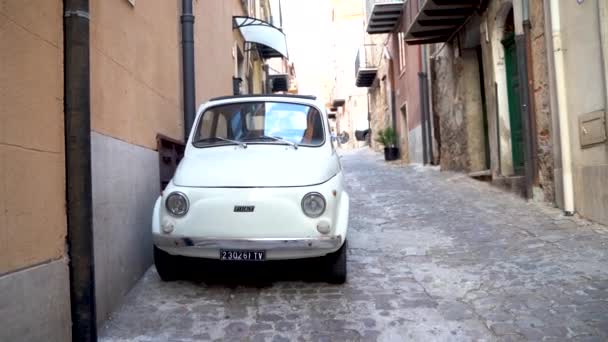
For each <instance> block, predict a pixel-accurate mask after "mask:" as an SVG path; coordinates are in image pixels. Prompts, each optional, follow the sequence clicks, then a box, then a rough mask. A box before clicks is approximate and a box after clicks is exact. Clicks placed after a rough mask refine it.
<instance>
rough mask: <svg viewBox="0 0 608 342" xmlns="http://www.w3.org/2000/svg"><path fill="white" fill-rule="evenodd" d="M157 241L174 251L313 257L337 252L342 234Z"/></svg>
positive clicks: (192, 254) (270, 257)
mask: <svg viewBox="0 0 608 342" xmlns="http://www.w3.org/2000/svg"><path fill="white" fill-rule="evenodd" d="M153 239H154V244H155V245H156V246H157V247H158V248H160V249H162V250H164V251H166V252H168V253H169V254H173V255H182V256H189V257H198V258H208V259H219V255H220V251H221V250H264V251H266V259H268V260H285V259H302V258H314V257H320V256H324V255H327V254H329V253H332V252H335V251H337V250H338V249H340V247H341V246H342V244H343V243H344V239H343V238H342V236H340V235H338V236H322V237H315V238H238V239H236V238H233V239H224V238H193V237H185V236H166V235H160V234H154V235H153Z"/></svg>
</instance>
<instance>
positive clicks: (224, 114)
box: [193, 101, 325, 147]
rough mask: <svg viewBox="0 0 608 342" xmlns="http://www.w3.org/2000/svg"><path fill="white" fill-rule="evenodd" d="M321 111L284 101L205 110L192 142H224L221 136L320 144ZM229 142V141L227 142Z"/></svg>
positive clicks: (322, 138)
mask: <svg viewBox="0 0 608 342" xmlns="http://www.w3.org/2000/svg"><path fill="white" fill-rule="evenodd" d="M323 122H324V121H323V117H322V115H321V113H320V112H319V111H318V110H317V109H316V108H314V107H311V106H308V105H303V104H294V103H284V102H262V101H260V102H247V103H238V104H228V105H220V106H216V107H213V108H211V109H208V110H206V111H205V112H204V113H203V114H202V116H201V118H200V119H199V122H198V127H197V130H196V131H195V132H196V135H195V137H194V139H193V144H195V146H197V147H208V146H211V145H219V144H222V145H225V144H226V143H227V142H226V141H225V140H222V139H217V138H223V139H230V140H234V141H238V142H247V143H251V144H256V143H257V144H285V143H286V142H285V141H287V142H290V143H295V144H298V145H302V146H320V145H322V144H323V143H324V142H325V128H324V125H323ZM228 143H229V142H228Z"/></svg>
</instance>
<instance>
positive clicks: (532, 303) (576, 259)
mask: <svg viewBox="0 0 608 342" xmlns="http://www.w3.org/2000/svg"><path fill="white" fill-rule="evenodd" d="M342 162H343V166H344V169H345V173H346V182H347V186H348V189H349V193H350V195H351V212H350V231H349V279H348V282H347V284H345V285H342V286H335V285H328V284H326V283H323V282H318V281H315V280H314V277H313V278H312V279H307V278H311V277H307V276H303V278H304V279H298V277H297V274H296V273H297V272H293V271H294V269H296V271H297V270H300V269H305V268H306V267H300V264H297V266H296V265H291V266H290V265H288V266H285V265H277V266H273V267H274V268H272V269H271V270H270V271H272V273H273V274H272V275H270V274H269V273H271V272H269V269H262V270H260V273H259V274H257V276H255V275H254V274H251V273H248V274H246V275H241V276H240V277H237V276H236V275H232V276H226V275H225V274H221V275H218V279H215V281H213V282H209V281H207V282H203V281H200V280H197V279H193V280H188V281H178V282H172V283H163V282H161V281H160V279H159V277H158V275H157V273H156V271H155V269H154V267H152V268H151V269H150V270H149V271H148V272H147V273H146V275H145V276H144V278H143V279H142V280H141V281H140V282H139V284H138V285H137V286H136V287H135V288H134V289H133V290H132V291H131V293H130V294H129V295H128V296H127V298H126V300H125V303H124V305H123V306H122V307H121V308H120V309H119V310H118V311H117V312H115V313H114V314H113V315H112V317H111V319H110V320H109V321H108V322H106V324H105V326H104V327H103V328H102V330H101V341H108V342H109V341H142V342H143V341H208V340H211V341H216V340H217V341H232V340H234V341H471V340H475V341H479V340H484V341H494V340H497V341H520V340H522V341H526V340H529V341H542V340H546V341H562V340H581V341H594V340H597V341H606V340H608V230H607V229H606V228H605V227H602V226H599V225H595V224H592V223H589V222H587V221H584V220H581V219H577V218H569V217H564V216H563V215H562V214H561V212H560V211H559V210H557V209H553V208H549V207H547V206H545V205H544V204H537V203H526V202H525V201H524V200H522V199H520V198H518V197H515V196H514V195H511V194H509V193H506V192H503V191H502V190H499V189H497V188H494V187H491V186H490V185H487V184H485V183H481V182H478V181H475V180H472V179H469V178H468V177H466V176H464V175H462V174H456V173H449V172H439V171H437V170H435V169H432V168H424V167H420V166H401V165H397V164H389V163H385V162H384V161H383V160H382V158H381V155H380V154H375V153H373V152H371V151H368V150H361V151H356V152H345V153H344V155H343V158H342ZM308 269H314V266H310V267H308ZM227 272H228V273H230V272H229V271H227ZM235 273H239V272H235ZM309 273H310V272H309ZM194 278H196V277H194ZM224 278H225V279H224ZM235 278H236V280H237V281H234V280H235ZM254 278H255V279H254Z"/></svg>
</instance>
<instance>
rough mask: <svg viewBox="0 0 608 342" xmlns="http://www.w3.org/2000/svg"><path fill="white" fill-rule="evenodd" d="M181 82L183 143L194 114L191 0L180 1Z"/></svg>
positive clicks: (188, 133)
mask: <svg viewBox="0 0 608 342" xmlns="http://www.w3.org/2000/svg"><path fill="white" fill-rule="evenodd" d="M181 23H182V82H183V96H184V98H183V101H184V141H187V140H188V137H189V135H190V130H191V129H192V125H194V117H195V113H196V103H195V101H196V100H195V96H196V95H195V94H196V89H195V80H194V77H195V75H194V15H193V12H192V0H182V15H181Z"/></svg>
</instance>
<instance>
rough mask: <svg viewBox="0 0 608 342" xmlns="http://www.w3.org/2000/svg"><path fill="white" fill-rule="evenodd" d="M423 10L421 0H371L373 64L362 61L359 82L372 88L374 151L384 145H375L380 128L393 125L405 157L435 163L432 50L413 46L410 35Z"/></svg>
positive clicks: (368, 22)
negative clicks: (428, 62)
mask: <svg viewBox="0 0 608 342" xmlns="http://www.w3.org/2000/svg"><path fill="white" fill-rule="evenodd" d="M417 10H418V3H417V2H416V1H395V0H391V1H387V0H367V1H366V19H365V32H366V33H365V43H364V46H363V47H362V51H365V52H366V55H367V56H368V57H366V58H367V60H366V64H367V65H366V66H365V68H361V66H360V65H359V67H358V68H356V74H357V85H358V86H360V87H369V89H368V93H369V97H370V122H371V127H372V138H373V139H372V141H373V142H372V145H373V146H374V149H376V150H382V149H383V146H381V145H379V144H378V143H375V140H376V137H377V136H378V132H379V131H380V130H382V129H386V128H388V127H391V128H393V129H394V130H395V131H396V133H397V137H398V147H399V150H400V157H401V160H403V161H404V162H411V163H420V164H430V163H434V162H435V159H434V157H433V155H434V153H433V151H434V150H436V148H437V147H436V146H437V145H436V142H435V139H434V134H433V131H432V129H431V127H432V118H431V117H430V115H429V111H428V110H427V109H428V108H429V107H428V96H427V95H425V94H426V92H425V89H427V87H428V85H427V83H428V73H427V72H426V69H427V66H426V64H424V63H423V62H425V61H426V59H425V57H424V54H425V53H426V48H422V47H420V46H418V45H407V44H406V42H405V39H404V37H405V31H406V30H407V28H408V27H409V26H410V24H411V20H412V17H413V14H415V13H416V12H417ZM370 55H371V56H370ZM370 57H371V58H370ZM435 154H436V153H435Z"/></svg>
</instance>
